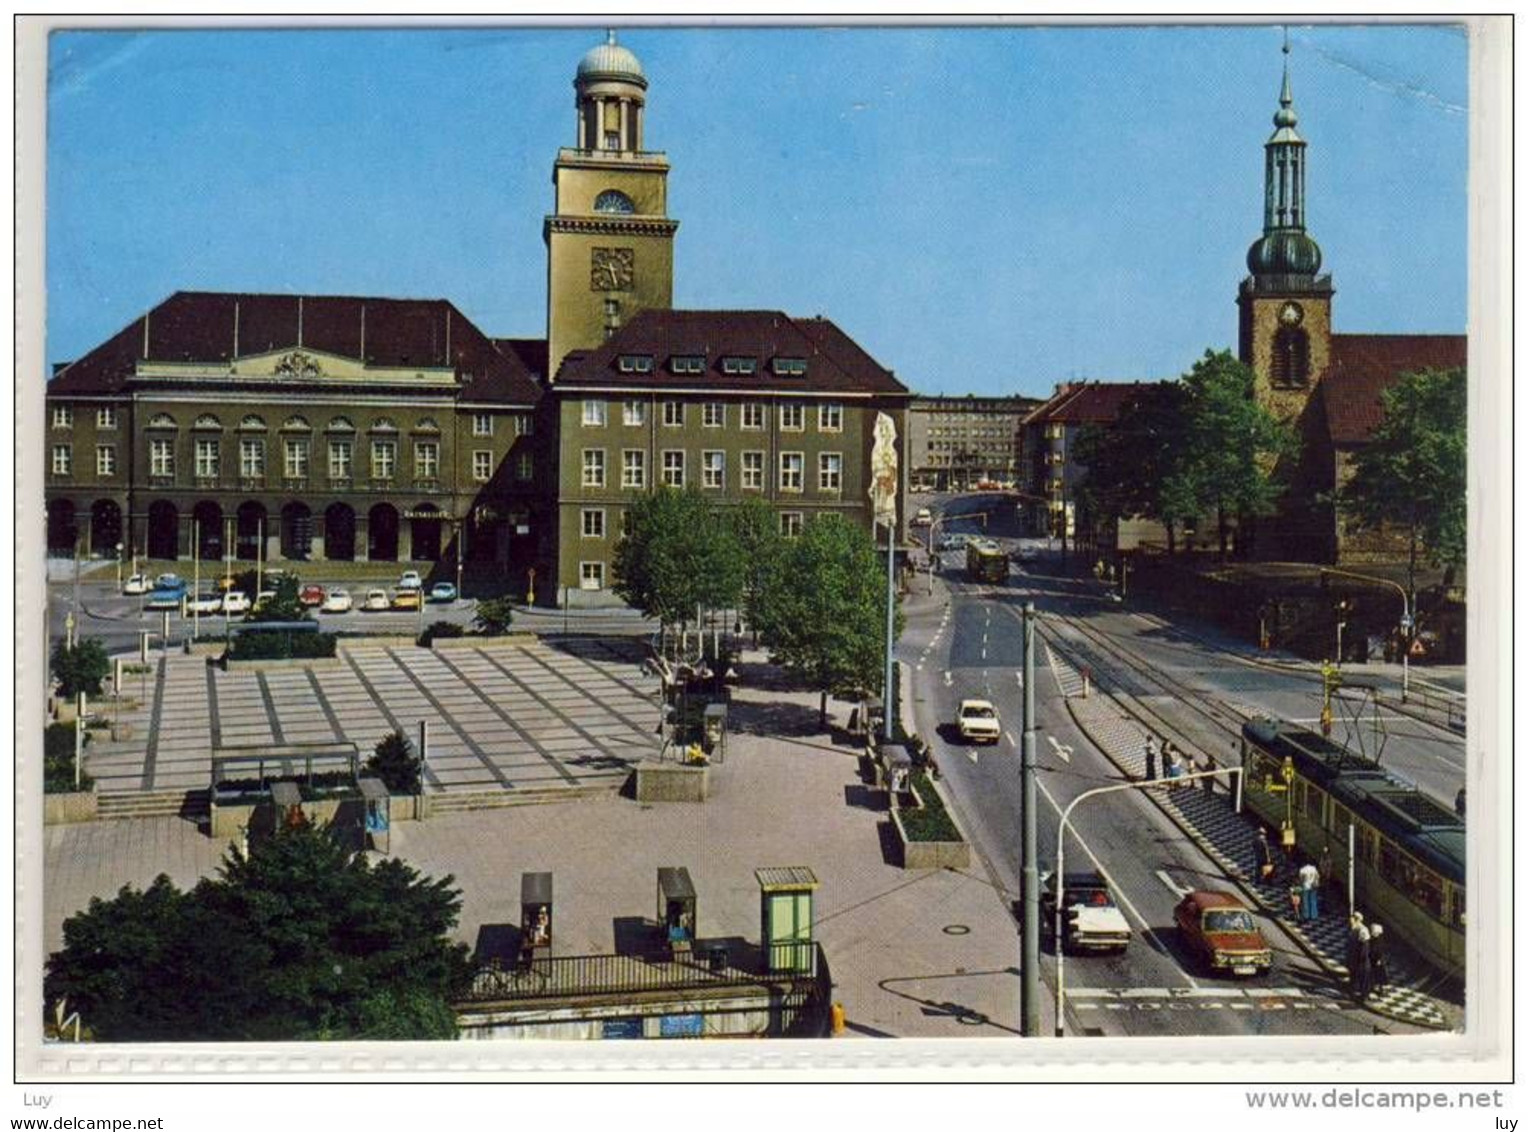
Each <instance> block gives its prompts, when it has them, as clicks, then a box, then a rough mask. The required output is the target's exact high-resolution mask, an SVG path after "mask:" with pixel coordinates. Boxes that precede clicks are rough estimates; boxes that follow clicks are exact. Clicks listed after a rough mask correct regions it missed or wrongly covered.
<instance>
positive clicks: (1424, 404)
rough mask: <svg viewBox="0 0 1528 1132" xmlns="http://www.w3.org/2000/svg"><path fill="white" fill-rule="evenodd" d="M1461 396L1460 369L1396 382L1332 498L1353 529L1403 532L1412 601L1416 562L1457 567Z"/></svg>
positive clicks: (1462, 468) (1461, 511) (1461, 538)
mask: <svg viewBox="0 0 1528 1132" xmlns="http://www.w3.org/2000/svg"><path fill="white" fill-rule="evenodd" d="M1468 396H1469V391H1468V385H1467V382H1466V377H1465V371H1464V370H1463V369H1448V370H1427V371H1424V372H1421V373H1407V374H1402V375H1401V377H1400V379H1399V380H1398V381H1397V382H1396V383H1395V384H1394V385H1392V386H1391V387H1390V388H1389V389H1387V390H1385V392H1384V393H1383V394H1382V402H1383V404H1384V417H1383V419H1382V420H1381V421H1380V423H1379V426H1378V427H1377V428H1376V429H1375V430H1374V435H1373V436H1372V437H1370V439H1369V443H1368V444H1366V445H1365V446H1364V447H1363V448H1361V449H1359V451H1358V454H1357V456H1356V457H1355V459H1354V470H1353V477H1352V479H1350V480H1349V481H1348V483H1347V484H1346V486H1344V487H1343V488H1342V489H1341V491H1340V493H1339V496H1338V500H1339V504H1340V505H1341V506H1342V508H1343V509H1344V510H1345V511H1346V513H1347V514H1348V515H1350V516H1351V517H1352V518H1353V519H1355V520H1356V521H1357V522H1358V524H1359V525H1360V526H1363V527H1369V528H1374V527H1379V526H1380V525H1382V524H1391V525H1393V526H1395V527H1397V528H1399V529H1400V530H1402V531H1404V532H1405V534H1406V539H1407V547H1408V553H1407V575H1406V576H1407V581H1406V589H1407V591H1408V592H1410V593H1413V594H1414V593H1415V592H1416V578H1417V564H1418V562H1419V560H1420V558H1421V557H1422V556H1423V555H1424V554H1425V555H1426V557H1427V558H1428V560H1430V561H1432V562H1434V563H1436V564H1439V565H1444V566H1451V567H1457V566H1459V565H1462V564H1463V562H1464V559H1465V545H1466V537H1467V528H1466V519H1467V515H1466V498H1465V493H1466V471H1467V467H1466V465H1467V458H1468V443H1467V440H1466V434H1465V416H1466V408H1467V401H1468Z"/></svg>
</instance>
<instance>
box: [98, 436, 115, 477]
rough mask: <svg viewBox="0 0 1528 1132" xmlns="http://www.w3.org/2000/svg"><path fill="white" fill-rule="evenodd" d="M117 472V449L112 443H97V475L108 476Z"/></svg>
mask: <svg viewBox="0 0 1528 1132" xmlns="http://www.w3.org/2000/svg"><path fill="white" fill-rule="evenodd" d="M116 474H117V449H116V446H115V445H111V444H97V445H96V475H98V476H102V477H106V476H114V475H116Z"/></svg>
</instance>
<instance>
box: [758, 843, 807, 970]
mask: <svg viewBox="0 0 1528 1132" xmlns="http://www.w3.org/2000/svg"><path fill="white" fill-rule="evenodd" d="M753 875H754V878H755V879H756V880H757V881H758V882H759V903H760V910H759V918H760V921H761V927H762V931H761V933H760V934H761V936H762V938H763V941H764V955H765V958H766V963H767V967H768V969H769V970H770V971H807V972H815V971H816V970H817V945H816V943H814V942H813V940H812V894H813V893H814V892H815V891H816V889H817V877H816V876H815V875H814V874H813V873H812V870H811V869H809V868H807V867H806V866H805V865H787V866H784V867H777V868H766V869H755V870H754V871H753Z"/></svg>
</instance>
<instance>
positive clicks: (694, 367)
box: [669, 354, 706, 373]
mask: <svg viewBox="0 0 1528 1132" xmlns="http://www.w3.org/2000/svg"><path fill="white" fill-rule="evenodd" d="M669 369H671V370H673V371H674V372H675V373H705V372H706V357H705V355H704V354H675V355H674V356H673V357H672V358H670V359H669Z"/></svg>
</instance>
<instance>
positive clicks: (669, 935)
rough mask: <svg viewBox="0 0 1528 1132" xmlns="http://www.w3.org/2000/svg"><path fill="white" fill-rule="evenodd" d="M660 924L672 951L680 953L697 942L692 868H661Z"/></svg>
mask: <svg viewBox="0 0 1528 1132" xmlns="http://www.w3.org/2000/svg"><path fill="white" fill-rule="evenodd" d="M658 923H659V924H661V925H662V927H663V937H664V939H666V940H667V941H668V945H669V950H670V951H671V952H673V953H674V954H675V955H679V954H681V953H684V952H688V951H689V950H690V946H691V945H692V944H693V943H694V942H695V924H696V919H695V885H694V884H693V883H692V882H691V880H690V870H689V869H685V868H668V869H659V870H658Z"/></svg>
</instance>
